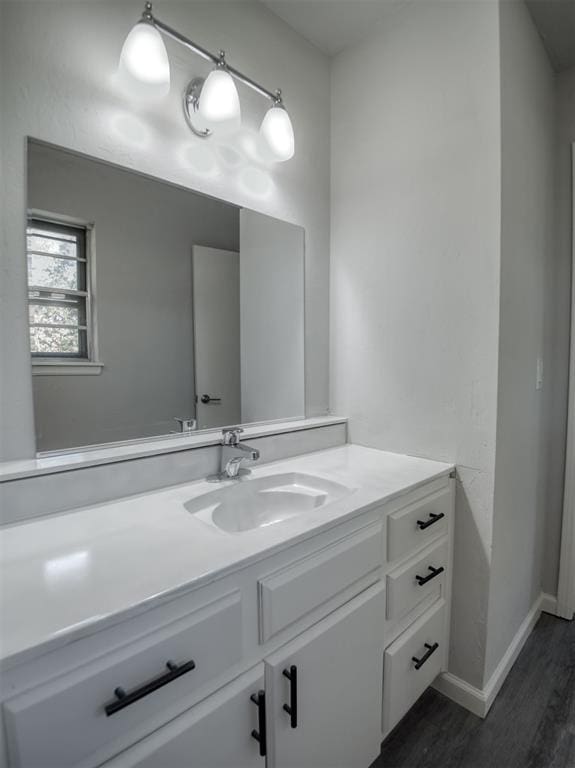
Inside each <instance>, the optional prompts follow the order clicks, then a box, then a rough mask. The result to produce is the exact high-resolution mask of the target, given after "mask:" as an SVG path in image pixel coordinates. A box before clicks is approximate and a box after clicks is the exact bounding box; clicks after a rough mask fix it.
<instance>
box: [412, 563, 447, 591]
mask: <svg viewBox="0 0 575 768" xmlns="http://www.w3.org/2000/svg"><path fill="white" fill-rule="evenodd" d="M428 570H429V571H430V573H429V575H428V576H416V577H415V580H416V581H417V583H418V584H419V586H420V587H422V586H423V585H424V584H427V582H428V581H431V579H434V578H435V577H436V576H439V574H440V573H443V571H444V570H445V568H444V567H443V566H441V567H440V568H434V567H433V566H432V565H430V566H429V568H428Z"/></svg>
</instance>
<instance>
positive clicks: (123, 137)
mask: <svg viewBox="0 0 575 768" xmlns="http://www.w3.org/2000/svg"><path fill="white" fill-rule="evenodd" d="M154 11H155V13H156V14H157V15H158V17H159V18H162V19H163V20H165V21H166V22H167V23H169V24H171V25H172V26H174V27H176V28H177V29H181V31H182V32H184V33H188V34H189V35H190V36H191V37H193V38H194V39H196V40H197V41H198V42H200V43H201V44H202V45H204V46H205V47H206V48H208V49H211V50H218V48H220V47H223V48H225V49H226V50H227V51H228V56H229V59H230V61H231V62H233V64H234V65H235V66H237V67H238V68H239V69H241V70H243V71H245V72H246V73H247V74H250V75H253V76H254V77H256V78H258V79H260V80H261V81H262V84H264V85H266V86H267V87H268V88H270V89H274V88H276V87H281V88H282V89H283V92H284V95H285V99H286V104H287V105H288V107H289V109H290V114H291V116H292V120H293V123H294V126H295V131H296V141H297V151H296V155H295V158H294V159H293V160H292V161H291V162H289V163H285V164H283V165H281V164H280V165H277V166H274V167H273V168H267V167H265V166H264V165H262V164H258V163H256V162H254V161H252V160H249V159H247V158H246V156H245V155H244V154H242V153H239V152H238V151H237V146H236V145H235V144H234V145H232V146H229V145H227V144H226V142H225V141H223V140H222V142H220V143H218V142H210V143H202V142H200V140H198V139H195V138H194V137H193V136H192V134H191V133H190V131H189V130H188V128H187V127H186V124H185V122H184V120H183V119H182V115H181V109H182V108H181V93H182V91H183V88H184V86H185V84H186V83H187V81H188V80H189V79H190V77H191V76H192V75H200V74H205V73H206V72H207V70H208V67H207V65H206V62H203V61H202V60H201V59H199V58H197V57H194V56H193V55H191V54H189V53H188V52H187V51H185V50H184V49H182V48H180V47H178V46H177V45H176V44H175V43H173V42H168V43H167V47H168V53H169V56H170V61H171V65H172V88H171V91H170V94H169V96H168V97H167V99H166V101H165V102H163V103H161V104H155V105H149V104H148V105H144V104H141V103H137V102H135V101H130V100H129V99H128V98H127V97H126V95H125V94H123V93H121V92H120V91H119V89H118V85H117V83H116V82H115V80H114V75H115V73H116V67H117V62H118V56H119V53H120V50H121V46H122V42H123V39H124V37H125V35H126V34H127V32H128V31H129V29H130V28H131V26H132V25H133V24H134V22H135V21H136V20H137V19H138V18H139V16H140V14H141V12H142V3H141V2H139V1H135V2H131V1H130V2H122V3H112V2H102V3H68V2H52V1H51V0H46V1H45V2H5V3H0V13H1V14H2V17H1V22H2V23H1V25H0V67H1V69H2V72H3V75H2V77H3V83H2V90H1V92H0V98H1V99H2V102H1V104H0V115H1V125H0V132H1V135H2V142H1V151H2V154H1V162H2V174H1V176H2V179H1V184H2V206H1V208H2V217H3V219H2V221H3V224H4V226H3V227H2V235H1V237H2V240H1V251H2V252H1V259H2V265H1V269H2V281H1V287H0V290H1V291H2V296H1V299H2V301H1V310H0V311H1V313H2V314H1V316H0V352H1V353H2V361H3V366H2V375H1V378H0V389H1V391H2V407H1V410H0V434H1V436H2V437H1V442H0V458H4V459H7V458H16V457H23V456H31V455H33V453H34V440H33V435H34V430H33V417H32V387H31V379H30V369H29V357H28V348H27V327H26V325H27V321H26V301H25V299H26V286H25V270H24V258H23V254H24V216H25V207H26V199H25V184H24V179H25V137H26V136H27V135H30V136H33V137H36V138H39V139H42V140H44V141H48V142H52V143H54V144H58V145H63V146H67V147H69V148H71V149H74V150H77V151H80V152H84V153H86V154H89V155H93V156H95V157H98V158H101V159H104V160H109V161H112V162H114V163H118V164H120V165H124V166H127V167H129V168H136V169H140V170H142V171H143V172H146V173H149V174H151V175H153V176H157V177H159V178H163V179H166V180H168V181H173V182H175V183H178V184H183V185H184V186H188V187H190V188H192V189H198V190H200V191H203V192H206V193H208V194H211V195H214V196H217V197H221V198H223V199H224V200H227V201H229V202H233V203H236V204H238V205H245V206H246V207H250V208H254V209H256V210H259V211H261V212H262V213H267V214H269V215H272V216H276V217H277V218H282V219H285V220H287V221H291V222H293V223H296V224H300V225H301V226H303V227H304V228H305V230H306V406H307V410H308V413H310V414H314V413H316V414H317V413H321V412H325V410H326V409H327V405H328V344H327V339H328V288H329V286H328V283H329V280H328V275H329V253H328V248H329V117H330V116H329V82H330V74H329V61H328V60H327V58H326V57H324V56H323V55H322V54H320V53H319V52H318V51H317V50H315V49H314V48H312V47H311V46H310V45H309V44H308V43H306V42H305V41H304V40H303V39H302V38H301V37H299V36H298V35H297V34H296V33H295V32H293V31H292V30H291V29H290V28H289V27H288V26H287V25H285V24H284V23H283V22H282V21H280V20H279V19H278V18H277V17H276V16H275V15H274V14H272V13H271V12H270V11H268V10H267V9H266V8H264V7H263V6H262V5H261V4H260V3H257V2H253V1H247V2H243V1H242V0H239V1H238V2H217V3H214V2H190V3H178V2H157V3H155V4H154ZM240 91H241V93H240V96H241V100H242V108H243V117H244V123H245V126H246V131H245V136H244V140H245V142H246V143H247V144H246V146H247V147H248V149H247V151H248V154H249V140H250V130H254V129H255V128H256V127H257V126H258V125H259V121H260V120H261V118H262V117H263V114H264V112H265V107H266V105H265V103H264V102H263V101H262V99H261V97H257V96H256V95H255V94H252V93H251V92H249V91H248V90H247V89H246V88H240Z"/></svg>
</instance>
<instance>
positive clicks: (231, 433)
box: [222, 427, 244, 445]
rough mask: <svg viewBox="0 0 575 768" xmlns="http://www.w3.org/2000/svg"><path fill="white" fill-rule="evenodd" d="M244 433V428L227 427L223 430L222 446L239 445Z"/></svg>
mask: <svg viewBox="0 0 575 768" xmlns="http://www.w3.org/2000/svg"><path fill="white" fill-rule="evenodd" d="M243 431H244V430H243V427H225V428H224V429H222V444H223V445H237V444H238V443H239V441H240V435H241V434H242V432H243Z"/></svg>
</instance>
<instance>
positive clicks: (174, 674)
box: [105, 660, 196, 717]
mask: <svg viewBox="0 0 575 768" xmlns="http://www.w3.org/2000/svg"><path fill="white" fill-rule="evenodd" d="M166 667H167V668H168V672H166V673H165V674H163V675H160V677H156V679H155V680H150V682H149V683H145V684H144V685H142V686H141V687H140V688H135V689H134V690H133V691H132V692H131V693H126V691H125V690H124V689H123V688H116V689H115V690H114V695H115V696H116V700H115V701H111V702H110V703H109V704H106V706H105V711H106V716H107V717H110V715H115V714H116V712H119V711H120V710H121V709H124V708H125V707H129V706H130V704H133V703H134V702H135V701H139V700H140V699H143V698H144V696H148V695H149V694H150V693H153V692H154V691H157V690H158V688H162V687H163V686H164V685H167V684H168V683H171V682H172V680H177V679H178V677H181V676H182V675H185V674H186V672H191V671H192V669H195V668H196V662H195V661H192V660H190V661H186V663H185V664H174V662H173V661H168V662H167V664H166Z"/></svg>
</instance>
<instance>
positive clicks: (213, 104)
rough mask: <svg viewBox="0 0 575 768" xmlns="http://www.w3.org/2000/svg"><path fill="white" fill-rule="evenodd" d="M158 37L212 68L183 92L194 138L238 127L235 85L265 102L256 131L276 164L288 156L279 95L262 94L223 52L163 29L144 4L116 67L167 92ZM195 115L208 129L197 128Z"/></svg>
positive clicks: (288, 132) (166, 67) (290, 145)
mask: <svg viewBox="0 0 575 768" xmlns="http://www.w3.org/2000/svg"><path fill="white" fill-rule="evenodd" d="M160 33H162V34H164V35H167V36H168V37H171V38H172V39H173V40H176V42H178V43H180V44H181V45H183V46H185V47H186V48H188V49H189V50H190V51H193V52H194V53H197V54H198V56H201V57H202V58H204V59H207V60H208V61H211V62H212V63H213V64H214V69H213V70H212V71H211V72H210V74H209V75H208V76H207V78H205V79H204V78H200V77H196V78H194V79H193V80H192V81H191V82H190V83H189V85H188V86H187V88H186V89H185V91H184V115H185V117H186V121H187V123H188V125H189V127H190V128H191V130H192V131H193V132H194V133H195V134H196V136H200V137H201V138H207V137H208V136H210V135H211V134H212V133H213V131H214V130H217V129H218V128H224V127H225V128H227V129H229V128H238V127H239V126H240V123H241V108H240V99H239V96H238V91H237V88H236V84H235V82H234V81H235V80H237V81H238V82H240V83H243V84H244V85H247V86H248V87H249V88H251V89H252V90H254V91H256V92H257V93H259V94H260V95H262V96H264V97H265V98H266V99H269V101H271V106H270V107H269V109H268V111H267V112H266V114H265V115H264V118H263V120H262V124H261V127H260V133H261V136H262V138H263V139H264V141H265V143H266V145H267V147H268V149H269V151H270V153H271V155H272V156H273V157H274V159H275V160H277V161H284V160H289V159H290V158H291V157H293V154H294V132H293V126H292V124H291V120H290V117H289V115H288V113H287V110H286V108H285V106H284V104H283V100H282V94H281V91H280V90H277V91H274V92H273V93H272V92H271V91H268V90H267V89H266V88H263V87H262V86H261V85H259V83H257V82H256V81H255V80H252V79H251V78H250V77H247V76H246V75H243V74H242V73H241V72H239V71H238V70H237V69H234V67H231V66H230V65H229V64H228V63H227V61H226V55H225V52H224V51H219V53H218V55H217V56H216V55H215V54H213V53H210V52H209V51H207V50H205V48H202V47H201V46H199V45H197V44H196V43H194V42H192V41H191V40H189V39H188V38H187V37H184V35H181V34H180V33H179V32H177V31H176V30H175V29H172V28H171V27H169V26H168V25H167V24H164V23H163V22H162V21H160V20H159V19H157V18H156V17H155V16H154V15H153V14H152V4H151V3H150V2H147V3H146V5H145V8H144V12H143V14H142V18H141V19H140V21H138V23H137V24H136V25H135V26H134V27H133V28H132V30H131V31H130V33H129V34H128V36H127V38H126V40H125V42H124V46H123V48H122V53H121V56H120V67H121V68H122V69H123V70H125V71H126V72H128V74H129V75H130V76H131V77H133V78H136V80H139V81H140V82H141V83H143V84H144V85H145V86H146V87H148V88H149V89H151V90H153V91H154V92H155V93H158V94H165V93H167V92H168V90H169V88H170V61H169V59H168V53H167V51H166V46H165V45H164V41H163V39H162V35H161V34H160ZM196 116H199V117H200V118H201V121H202V123H203V124H204V125H207V126H209V127H198V126H197V125H196V123H195V118H196Z"/></svg>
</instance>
